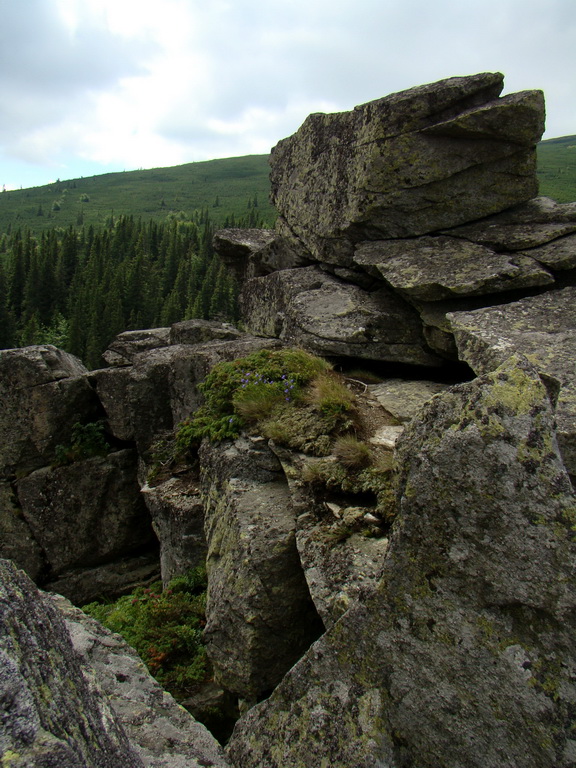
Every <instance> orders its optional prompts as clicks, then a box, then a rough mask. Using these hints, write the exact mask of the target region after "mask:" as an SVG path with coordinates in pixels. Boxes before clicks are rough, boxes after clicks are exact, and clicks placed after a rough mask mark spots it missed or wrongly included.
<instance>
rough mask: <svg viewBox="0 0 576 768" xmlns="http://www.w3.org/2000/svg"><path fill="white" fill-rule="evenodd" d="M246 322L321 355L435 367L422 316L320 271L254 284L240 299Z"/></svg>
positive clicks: (278, 275) (391, 297) (385, 293)
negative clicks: (421, 319) (425, 336)
mask: <svg viewBox="0 0 576 768" xmlns="http://www.w3.org/2000/svg"><path fill="white" fill-rule="evenodd" d="M241 306H242V315H243V317H244V322H245V323H246V325H247V326H248V328H249V329H250V330H251V332H253V333H255V334H261V335H263V336H276V337H278V338H280V339H281V340H282V341H284V342H286V343H288V344H294V345H299V346H302V347H304V348H306V349H309V350H310V351H312V352H314V353H316V354H320V355H328V356H330V355H333V356H339V355H344V356H347V357H358V358H363V359H368V360H389V361H392V362H402V363H412V364H414V365H426V366H436V365H439V364H440V360H439V359H438V358H436V357H435V356H434V355H432V354H430V353H429V352H428V351H427V349H426V344H425V342H424V338H423V336H422V328H421V324H420V320H419V318H418V315H417V313H416V312H415V311H414V309H413V308H412V307H410V306H409V305H408V304H407V303H406V302H405V301H404V300H403V299H402V298H400V297H399V296H396V295H395V294H393V293H392V292H391V291H389V290H388V289H386V288H384V287H383V288H381V289H379V290H376V291H372V292H369V291H366V290H364V289H362V288H360V287H359V286H356V285H351V284H350V283H344V282H342V281H341V280H338V279H337V278H335V277H333V276H332V275H329V274H327V273H325V272H323V271H322V270H321V269H319V268H318V267H303V268H301V269H287V270H282V271H281V272H274V273H273V274H271V275H267V276H266V277H260V278H255V279H254V280H249V281H248V282H247V283H246V285H245V286H244V289H243V291H242V294H241Z"/></svg>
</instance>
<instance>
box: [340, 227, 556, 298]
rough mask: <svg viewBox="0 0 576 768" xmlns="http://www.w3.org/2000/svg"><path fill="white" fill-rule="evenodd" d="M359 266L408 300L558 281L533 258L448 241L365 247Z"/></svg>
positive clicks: (425, 239) (397, 242) (357, 256)
mask: <svg viewBox="0 0 576 768" xmlns="http://www.w3.org/2000/svg"><path fill="white" fill-rule="evenodd" d="M354 261H355V262H356V264H358V265H360V266H362V267H363V268H364V269H366V270H368V271H369V272H371V273H372V274H375V275H377V276H378V277H380V278H381V279H383V280H384V281H385V282H386V283H387V284H388V285H390V286H391V287H392V288H394V290H396V291H398V293H400V294H401V295H402V296H405V297H406V298H407V299H409V300H410V299H416V300H420V301H438V300H440V299H446V298H451V297H455V296H456V297H458V296H477V295H481V294H489V293H501V292H503V291H512V290H520V289H524V290H525V289H527V288H533V287H535V286H541V285H550V284H551V283H553V282H554V277H553V276H552V275H551V274H550V272H548V270H547V269H544V268H543V267H542V266H541V265H540V264H539V263H538V262H537V261H535V260H534V259H533V258H531V257H530V256H528V255H523V254H508V253H496V252H495V251H493V250H491V249H490V248H487V247H486V246H484V245H478V244H477V243H471V242H469V241H467V240H462V239H459V238H455V237H446V236H440V237H418V238H414V239H408V240H375V241H369V242H364V243H360V245H359V246H358V248H357V249H356V252H355V254H354Z"/></svg>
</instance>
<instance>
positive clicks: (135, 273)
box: [0, 210, 242, 368]
mask: <svg viewBox="0 0 576 768" xmlns="http://www.w3.org/2000/svg"><path fill="white" fill-rule="evenodd" d="M240 223H242V222H240ZM213 232H214V226H213V224H212V222H211V220H210V217H209V214H208V212H207V211H206V210H204V211H200V212H199V213H195V214H194V216H193V217H192V218H191V219H186V218H184V217H174V218H167V219H166V220H165V221H163V222H158V221H152V220H149V221H146V222H143V221H141V220H137V221H136V220H134V217H133V216H128V215H124V216H120V217H119V218H117V219H111V220H110V221H109V222H108V223H107V225H106V226H104V227H103V228H101V229H99V230H97V229H95V228H94V227H92V226H90V227H88V228H87V229H86V228H81V229H76V228H74V227H72V226H71V227H69V228H68V229H66V230H60V229H58V228H54V229H50V230H46V231H44V232H42V233H41V234H40V235H33V234H32V233H31V232H30V230H28V229H26V230H21V229H18V230H16V231H15V232H9V233H7V234H4V235H2V237H1V239H0V348H4V349H5V348H10V347H15V346H27V345H30V344H54V345H56V346H58V347H60V348H62V349H65V350H67V351H69V352H71V353H72V354H74V355H77V356H78V357H80V358H81V359H82V361H83V362H84V363H85V364H86V365H87V366H88V367H89V368H96V367H99V366H100V365H101V364H102V360H101V354H102V352H103V351H104V350H105V349H106V347H107V346H108V344H109V343H110V341H111V340H112V339H113V338H114V337H115V336H116V334H118V333H120V332H121V331H125V330H131V329H141V328H152V327H158V326H167V325H170V324H171V323H175V322H178V321H179V320H183V319H188V318H204V319H221V320H230V321H234V320H235V319H236V294H237V289H236V285H235V283H234V280H233V278H232V276H231V275H230V273H229V271H227V270H226V269H225V267H224V266H223V265H222V264H221V263H220V262H219V260H218V257H217V256H215V255H214V252H213V249H212V237H213Z"/></svg>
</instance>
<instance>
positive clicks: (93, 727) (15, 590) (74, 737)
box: [0, 560, 144, 768]
mask: <svg viewBox="0 0 576 768" xmlns="http://www.w3.org/2000/svg"><path fill="white" fill-rule="evenodd" d="M0 701H1V708H2V718H1V719H0V755H1V756H2V763H3V764H4V765H6V766H11V768H30V766H34V768H54V767H55V766H66V768H118V766H120V765H122V766H123V768H143V766H144V762H143V761H142V760H141V758H140V757H139V756H138V754H137V753H136V751H135V750H134V748H133V747H132V745H131V744H130V741H129V739H128V737H127V735H126V732H125V730H124V729H123V728H122V726H121V725H120V723H119V722H118V721H117V718H116V716H115V713H114V711H113V709H112V708H111V706H110V702H109V700H108V697H107V696H106V695H105V693H104V691H103V690H102V688H101V687H100V685H99V684H98V682H97V680H96V679H95V678H94V675H93V674H91V673H90V671H88V670H87V669H86V668H85V667H84V665H83V662H82V659H81V657H80V656H79V655H78V653H77V652H76V651H75V650H74V648H73V647H72V643H71V640H70V635H69V633H68V630H67V628H66V625H65V623H64V619H63V618H62V616H61V615H60V613H59V612H58V611H57V610H56V608H55V607H54V606H53V605H52V604H51V602H50V600H49V599H48V598H47V597H46V596H44V595H42V593H40V592H38V590H37V589H36V588H35V586H34V585H33V584H32V582H31V581H30V580H29V579H28V577H27V576H26V575H25V574H24V573H23V572H22V571H18V570H17V569H16V568H15V567H14V565H13V564H12V563H10V562H9V561H6V560H2V561H0Z"/></svg>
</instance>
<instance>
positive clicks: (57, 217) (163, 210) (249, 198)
mask: <svg viewBox="0 0 576 768" xmlns="http://www.w3.org/2000/svg"><path fill="white" fill-rule="evenodd" d="M269 172H270V168H269V165H268V155H248V156H247V157H232V158H227V159H224V160H209V161H207V162H201V163H187V164H186V165H178V166H174V167H172V168H153V169H152V170H145V171H130V172H126V173H106V174H103V175H99V176H91V177H87V178H81V179H70V180H69V181H60V180H58V181H56V182H55V183H54V184H48V185H46V186H42V187H32V188H30V189H19V190H12V191H4V192H1V193H0V234H2V233H7V234H9V233H10V232H11V231H14V229H17V228H21V229H24V228H27V229H29V230H30V231H31V232H33V233H40V232H43V231H45V230H48V229H52V228H53V227H63V228H67V227H69V226H74V227H82V226H85V227H89V226H91V225H92V226H94V227H95V228H96V229H98V228H100V227H105V226H107V224H108V222H109V220H110V218H111V217H119V216H133V217H134V218H135V219H138V218H141V219H142V220H143V221H148V220H152V221H155V222H158V223H162V222H166V221H168V220H169V219H170V217H171V216H179V215H181V213H182V212H184V214H185V216H186V217H187V218H190V217H192V216H193V215H194V213H196V214H200V212H202V211H209V212H210V218H211V220H212V221H213V222H214V225H215V226H216V227H217V228H221V227H226V226H236V225H238V222H239V221H240V220H246V221H247V222H248V223H247V226H271V225H272V224H273V223H274V220H275V218H276V212H275V210H274V208H273V207H272V206H271V205H270V203H269V202H268V196H269V191H270V182H269V179H268V174H269Z"/></svg>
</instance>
